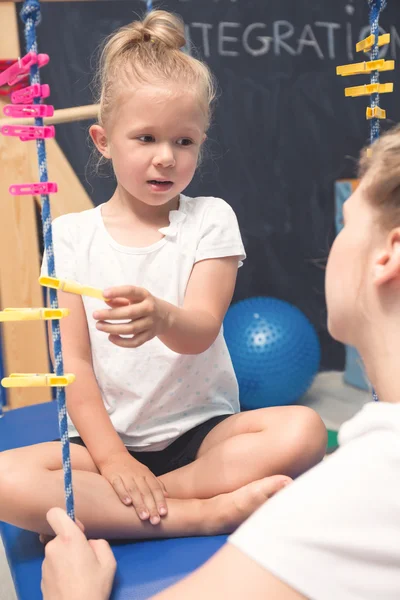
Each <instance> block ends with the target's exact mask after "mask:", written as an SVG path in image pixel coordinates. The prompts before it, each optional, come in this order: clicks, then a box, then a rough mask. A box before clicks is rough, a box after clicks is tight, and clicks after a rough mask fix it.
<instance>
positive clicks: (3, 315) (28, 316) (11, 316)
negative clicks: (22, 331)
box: [0, 308, 69, 323]
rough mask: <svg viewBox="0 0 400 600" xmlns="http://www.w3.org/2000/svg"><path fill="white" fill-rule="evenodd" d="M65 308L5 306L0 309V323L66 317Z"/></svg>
mask: <svg viewBox="0 0 400 600" xmlns="http://www.w3.org/2000/svg"><path fill="white" fill-rule="evenodd" d="M68 315H69V310H68V309H67V308H5V309H4V310H3V311H0V323H4V322H7V321H49V320H52V319H62V318H63V317H68Z"/></svg>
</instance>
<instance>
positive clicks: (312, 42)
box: [297, 25, 324, 58]
mask: <svg viewBox="0 0 400 600" xmlns="http://www.w3.org/2000/svg"><path fill="white" fill-rule="evenodd" d="M304 46H312V47H313V48H315V52H316V53H317V56H318V58H324V55H323V54H322V50H321V48H320V47H319V45H318V42H317V39H316V37H315V35H314V32H313V30H312V29H311V25H304V29H303V31H302V32H301V36H300V38H299V44H298V46H297V54H301V53H302V52H303V48H304Z"/></svg>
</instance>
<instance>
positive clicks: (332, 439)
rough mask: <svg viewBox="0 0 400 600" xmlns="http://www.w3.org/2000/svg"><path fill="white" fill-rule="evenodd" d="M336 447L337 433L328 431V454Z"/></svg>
mask: <svg viewBox="0 0 400 600" xmlns="http://www.w3.org/2000/svg"><path fill="white" fill-rule="evenodd" d="M337 447H338V432H337V431H333V430H332V429H328V452H329V451H330V452H333V450H336V448H337Z"/></svg>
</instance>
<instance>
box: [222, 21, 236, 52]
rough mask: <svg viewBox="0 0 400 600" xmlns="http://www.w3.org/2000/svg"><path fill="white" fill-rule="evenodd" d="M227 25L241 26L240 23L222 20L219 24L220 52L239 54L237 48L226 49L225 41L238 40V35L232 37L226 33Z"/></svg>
mask: <svg viewBox="0 0 400 600" xmlns="http://www.w3.org/2000/svg"><path fill="white" fill-rule="evenodd" d="M225 27H240V23H227V22H226V21H222V23H220V24H219V26H218V34H219V35H218V52H219V54H220V55H221V56H238V55H239V52H238V51H237V50H225V48H224V42H238V41H239V39H238V38H237V37H230V36H227V35H225Z"/></svg>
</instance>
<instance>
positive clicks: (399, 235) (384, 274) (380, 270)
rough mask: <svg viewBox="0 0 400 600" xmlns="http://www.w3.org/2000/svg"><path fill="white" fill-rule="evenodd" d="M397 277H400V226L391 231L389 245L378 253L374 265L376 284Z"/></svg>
mask: <svg viewBox="0 0 400 600" xmlns="http://www.w3.org/2000/svg"><path fill="white" fill-rule="evenodd" d="M395 279H400V228H396V229H393V231H391V232H390V234H389V237H388V243H387V246H386V248H385V249H384V250H382V251H381V252H380V253H379V254H378V256H377V259H376V262H375V265H374V283H375V285H376V286H380V285H383V284H385V283H389V282H390V281H394V280H395Z"/></svg>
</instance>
